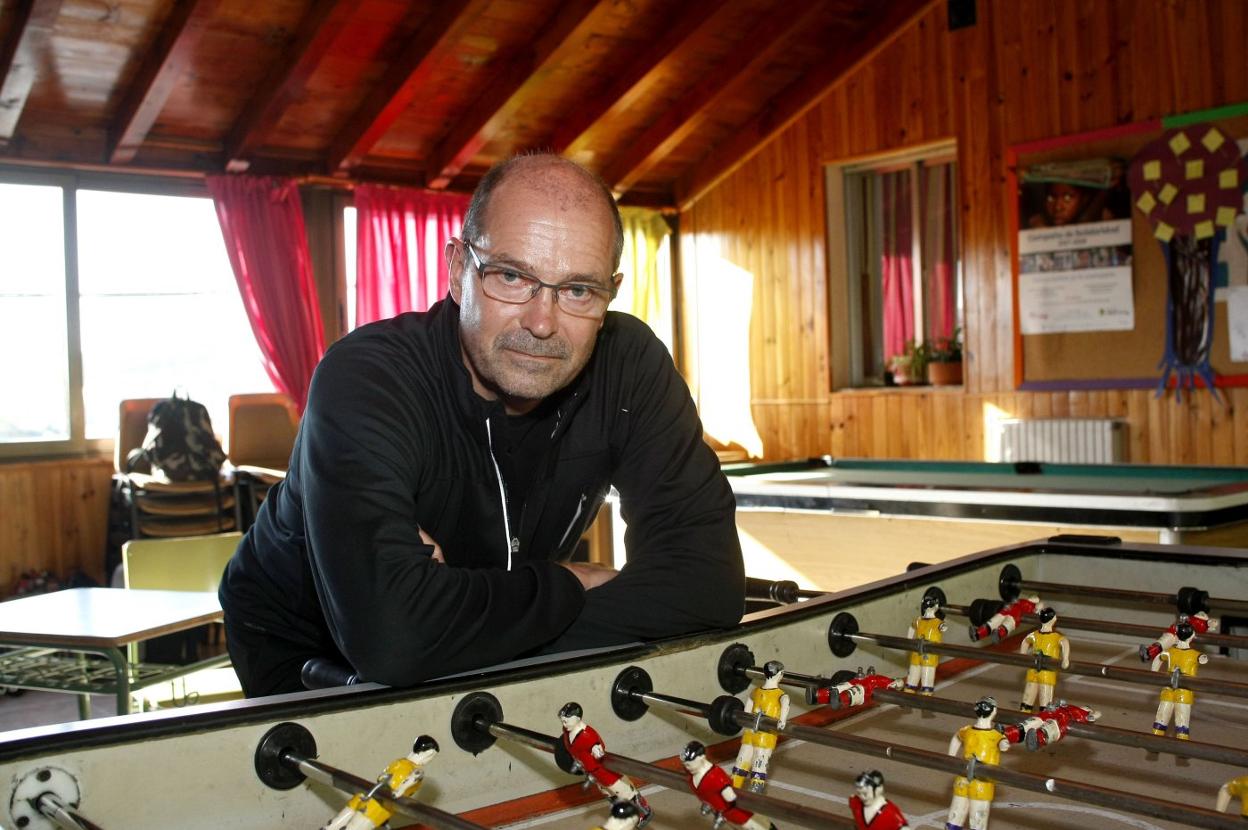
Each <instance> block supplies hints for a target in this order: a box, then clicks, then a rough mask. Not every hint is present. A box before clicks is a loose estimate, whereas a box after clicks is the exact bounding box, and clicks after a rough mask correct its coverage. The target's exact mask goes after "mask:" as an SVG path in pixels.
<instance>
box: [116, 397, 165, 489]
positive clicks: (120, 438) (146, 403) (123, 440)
mask: <svg viewBox="0 0 1248 830" xmlns="http://www.w3.org/2000/svg"><path fill="white" fill-rule="evenodd" d="M160 400H161V398H130V399H128V400H124V401H122V402H121V407H120V412H119V413H118V418H117V440H116V441H115V442H114V443H113V468H114V469H115V470H116V471H117V472H119V473H124V472H126V456H127V455H129V454H130V451H131V450H133V449H137V448H138V447H141V446H143V439H144V438H146V437H147V414H148V413H149V412H151V411H152V407H153V406H155V405H156V404H157V402H159V401H160ZM139 472H144V473H146V472H150V470H149V469H148V467H147V466H146V465H144V466H143V467H142V469H140V470H139Z"/></svg>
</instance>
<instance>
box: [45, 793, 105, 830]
mask: <svg viewBox="0 0 1248 830" xmlns="http://www.w3.org/2000/svg"><path fill="white" fill-rule="evenodd" d="M32 800H33V801H34V808H35V809H36V810H38V811H39V814H40V815H42V816H43V817H44V818H46V819H48V820H49V821H51V822H52V823H53V824H55V825H56V826H57V827H60V828H61V830H101V828H100V826H99V825H98V824H94V823H93V822H91V821H90V820H88V819H87V818H85V817H83V816H80V815H79V814H78V813H77V811H76V810H74V809H73V808H71V807H66V806H65V805H64V804H63V803H62V802H61V800H60V799H59V798H57V797H56V796H54V795H52V794H51V793H43V794H42V795H40V796H39V797H38V798H35V799H32Z"/></svg>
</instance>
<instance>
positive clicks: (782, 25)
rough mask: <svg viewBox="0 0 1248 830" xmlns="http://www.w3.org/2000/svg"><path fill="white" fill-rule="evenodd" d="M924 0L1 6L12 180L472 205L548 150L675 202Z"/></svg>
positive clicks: (662, 201)
mask: <svg viewBox="0 0 1248 830" xmlns="http://www.w3.org/2000/svg"><path fill="white" fill-rule="evenodd" d="M921 5H922V3H921V2H920V0H890V2H885V3H881V2H878V0H810V2H794V1H793V0H458V2H450V0H0V163H2V162H9V163H15V164H35V165H50V166H68V167H80V168H88V169H109V170H118V171H126V170H131V171H143V172H151V171H159V172H166V173H179V174H202V173H206V172H220V171H226V170H229V171H248V172H252V173H265V174H278V175H294V176H302V177H312V178H316V177H333V178H338V179H342V180H344V181H348V182H350V181H378V182H390V183H395V184H405V185H411V186H417V187H426V188H430V189H449V190H454V191H467V190H470V189H471V188H472V187H473V186H474V185H475V183H476V181H477V180H478V179H479V178H480V176H481V174H482V173H483V172H484V171H485V170H486V169H487V168H488V167H489V166H490V165H491V164H492V163H493V162H495V161H497V160H499V159H502V158H506V157H507V156H509V155H511V154H512V153H515V152H519V151H524V150H532V149H550V150H554V151H557V152H560V153H563V154H565V155H567V156H568V157H570V158H574V159H576V160H577V161H580V162H582V163H584V164H586V165H588V166H589V167H591V168H593V169H594V170H596V171H598V172H599V173H601V174H602V175H603V177H604V178H605V179H606V180H607V183H608V184H609V185H611V186H612V187H613V188H615V190H616V191H617V193H619V194H621V198H622V201H623V202H624V203H626V204H628V203H631V204H643V205H652V206H659V207H667V206H675V205H677V204H679V203H682V202H687V201H688V200H689V199H690V198H691V197H693V196H695V195H696V193H695V192H693V191H694V190H696V189H699V188H703V187H705V186H707V183H708V182H713V181H715V180H717V179H719V178H720V177H721V176H722V175H723V174H724V172H726V170H727V169H728V168H729V167H730V166H732V165H733V164H735V163H737V162H738V161H739V159H740V157H741V156H742V155H743V154H745V153H748V152H749V151H750V150H752V149H753V147H754V146H756V145H757V144H758V143H759V142H760V141H761V140H764V139H765V138H766V137H768V136H769V135H770V133H771V132H772V131H771V130H769V129H768V127H767V125H768V124H769V123H772V122H776V121H777V120H778V119H783V118H787V117H789V116H790V115H791V113H792V111H793V110H795V109H797V108H801V107H803V106H805V105H807V104H808V103H813V101H814V99H815V98H816V97H817V96H818V95H819V94H820V93H821V92H822V91H823V89H824V88H825V87H826V86H827V85H828V84H830V83H831V82H832V81H834V80H835V78H836V77H837V76H839V74H840V73H841V72H843V71H844V70H845V69H846V68H847V67H848V64H849V63H850V61H848V60H846V57H847V56H851V55H860V54H863V53H864V51H869V50H870V49H871V48H872V47H873V46H874V45H875V44H877V43H880V42H882V41H884V40H886V39H887V38H889V36H890V35H891V34H892V33H893V32H894V31H895V30H896V28H897V27H898V26H899V25H900V24H901V22H903V21H904V20H905V18H906V17H908V15H904V14H903V15H899V14H897V6H904V7H906V10H907V11H912V10H913V9H917V8H918V7H920V6H921Z"/></svg>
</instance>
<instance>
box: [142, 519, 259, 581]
mask: <svg viewBox="0 0 1248 830" xmlns="http://www.w3.org/2000/svg"><path fill="white" fill-rule="evenodd" d="M242 538H243V534H241V533H215V534H212V535H210V536H181V537H174V538H169V539H132V540H131V541H129V542H126V543H125V544H124V545H122V547H121V561H122V565H123V571H122V572H123V574H124V575H125V585H126V587H127V588H149V589H156V590H164V591H215V590H217V585H218V584H219V583H220V582H221V574H222V572H223V571H224V570H225V563H226V562H228V561H229V559H230V557H231V556H233V555H234V549H235V548H237V547H238V541H239V539H242Z"/></svg>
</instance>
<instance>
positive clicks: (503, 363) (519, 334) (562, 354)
mask: <svg viewBox="0 0 1248 830" xmlns="http://www.w3.org/2000/svg"><path fill="white" fill-rule="evenodd" d="M464 347H465V351H466V352H467V354H468V359H469V360H470V361H471V362H472V365H473V368H474V369H475V370H476V374H477V377H478V378H479V379H480V380H481V382H482V383H483V384H484V385H485V386H487V387H488V388H489V389H491V390H492V391H493V392H495V393H496V394H497V395H499V397H501V398H503V399H505V400H507V399H511V400H518V401H540V400H542V399H544V398H547V397H549V396H550V395H553V394H554V393H555V392H558V391H559V390H560V389H563V388H564V387H565V386H567V385H568V384H569V383H571V382H572V380H573V379H574V378H575V377H576V376H577V375H578V374H580V371H581V369H583V368H584V367H585V364H586V363H587V362H588V360H589V355H590V353H589V352H587V353H586V354H584V355H577V354H576V353H575V351H574V350H573V348H572V346H571V344H570V343H568V342H567V341H566V340H564V339H563V338H561V337H552V338H549V339H546V340H542V339H539V338H536V337H534V336H533V335H532V334H530V333H529V332H527V331H525V330H524V329H514V330H510V331H505V332H503V333H502V334H499V335H498V336H497V337H495V338H494V341H493V342H492V343H490V344H489V346H488V347H487V348H485V349H479V348H477V346H476V344H474V343H465V344H464ZM517 353H519V354H517ZM525 354H527V355H537V356H540V357H545V358H555V360H543V361H541V362H540V363H539V362H531V361H528V360H525V358H524V357H523V355H525Z"/></svg>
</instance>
